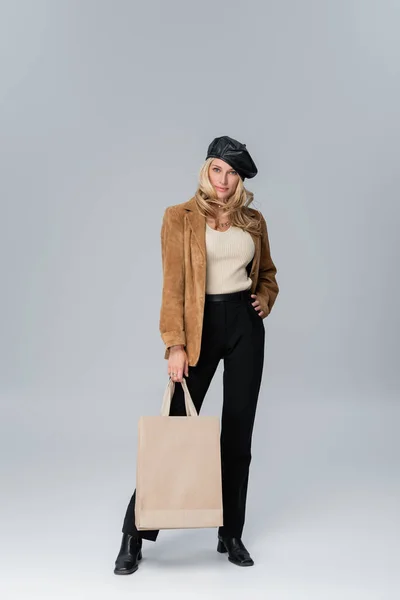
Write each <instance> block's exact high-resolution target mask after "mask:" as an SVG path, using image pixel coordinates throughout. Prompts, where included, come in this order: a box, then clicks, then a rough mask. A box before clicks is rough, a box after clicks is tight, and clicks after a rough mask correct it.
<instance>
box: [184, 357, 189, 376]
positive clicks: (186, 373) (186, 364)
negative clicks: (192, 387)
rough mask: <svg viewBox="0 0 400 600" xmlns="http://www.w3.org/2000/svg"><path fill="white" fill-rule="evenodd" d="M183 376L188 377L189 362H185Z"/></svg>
mask: <svg viewBox="0 0 400 600" xmlns="http://www.w3.org/2000/svg"><path fill="white" fill-rule="evenodd" d="M185 375H186V377H189V361H187V360H186V361H185Z"/></svg>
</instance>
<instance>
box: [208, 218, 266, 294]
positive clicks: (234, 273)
mask: <svg viewBox="0 0 400 600" xmlns="http://www.w3.org/2000/svg"><path fill="white" fill-rule="evenodd" d="M254 252H255V246H254V241H253V238H252V237H251V235H250V234H249V233H248V232H247V231H243V229H241V228H240V227H235V226H233V225H231V226H230V227H229V229H227V230H226V231H216V230H215V229H213V228H212V227H211V226H210V225H209V224H208V223H206V253H207V263H206V264H207V269H206V294H227V293H229V292H239V291H241V290H247V289H248V288H250V287H251V284H252V280H251V279H250V277H249V276H248V275H247V271H246V265H248V264H249V262H250V261H251V259H252V258H253V257H254Z"/></svg>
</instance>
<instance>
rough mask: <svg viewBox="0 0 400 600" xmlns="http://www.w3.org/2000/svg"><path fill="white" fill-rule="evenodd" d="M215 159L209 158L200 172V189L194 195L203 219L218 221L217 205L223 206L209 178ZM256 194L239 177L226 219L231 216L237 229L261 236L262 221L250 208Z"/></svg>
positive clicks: (226, 207) (228, 205)
mask: <svg viewBox="0 0 400 600" xmlns="http://www.w3.org/2000/svg"><path fill="white" fill-rule="evenodd" d="M213 160H214V157H210V158H207V160H206V161H205V162H204V163H203V165H202V166H201V168H200V171H199V181H198V187H197V190H196V192H195V194H194V197H195V199H196V203H197V208H198V210H199V212H200V214H202V215H203V217H211V218H213V219H216V220H217V222H218V220H219V219H218V217H217V210H216V208H217V207H216V206H215V205H216V204H217V203H219V204H221V201H220V200H219V199H218V195H217V192H216V190H215V188H214V186H213V185H212V183H211V181H210V178H209V176H208V170H209V168H210V165H211V163H212V161H213ZM253 199H254V194H253V192H250V190H248V189H246V188H245V186H244V183H243V180H242V178H241V177H240V176H239V177H238V183H237V186H236V189H235V192H234V193H233V194H232V196H230V197H229V198H228V201H227V202H226V204H225V209H226V210H225V212H224V218H225V217H228V216H229V219H230V222H231V223H232V225H234V226H236V227H240V228H241V229H243V230H244V231H248V232H249V233H254V234H255V235H261V219H260V214H259V213H258V211H256V212H255V213H254V212H253V210H252V209H249V208H248V207H249V206H250V204H251V203H252V202H253Z"/></svg>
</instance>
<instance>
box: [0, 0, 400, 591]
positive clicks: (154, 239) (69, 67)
mask: <svg viewBox="0 0 400 600" xmlns="http://www.w3.org/2000/svg"><path fill="white" fill-rule="evenodd" d="M399 17H400V5H399V3H398V2H395V1H391V0H380V1H379V2H378V1H374V0H364V1H363V0H346V1H345V0H325V1H317V0H304V1H303V2H296V1H295V0H279V1H278V0H271V1H264V2H262V1H261V0H249V1H248V2H246V3H239V2H228V1H218V0H215V1H210V0H205V1H203V2H191V1H183V0H169V1H166V2H162V1H154V0H149V1H148V2H146V3H142V2H136V1H134V0H132V1H128V0H113V1H111V0H97V1H95V0H80V1H78V0H57V1H50V0H35V1H34V2H33V1H29V0H15V1H11V0H8V1H3V2H1V4H0V65H1V77H0V199H1V220H0V223H1V235H0V243H1V252H0V264H1V295H0V315H1V335H0V394H1V409H2V410H1V425H0V427H1V430H0V439H1V454H0V464H1V474H2V477H1V489H2V493H1V497H0V502H1V506H0V526H1V551H2V566H3V568H4V576H3V575H2V578H1V583H0V589H1V587H2V588H3V594H2V595H3V597H5V598H7V599H10V600H11V599H13V600H14V599H17V598H18V599H19V598H21V599H22V598H30V599H31V598H41V599H44V598H54V597H57V598H72V597H73V598H74V599H80V598H84V599H88V598H95V597H96V598H103V597H104V598H106V597H112V598H114V599H116V598H119V597H121V598H123V597H125V596H126V595H127V594H129V595H131V594H132V593H146V594H148V595H150V596H152V595H154V596H155V595H157V596H159V594H160V593H163V595H164V597H172V595H174V597H175V596H176V593H177V592H184V593H185V595H186V596H187V594H188V593H190V596H189V597H193V598H195V597H203V595H204V594H205V593H207V594H208V595H211V597H215V598H217V597H218V598H225V597H228V596H229V598H236V597H238V598H242V597H243V594H244V593H245V592H246V593H247V592H248V590H249V589H251V594H252V596H254V597H256V598H258V597H259V598H265V597H267V595H268V596H270V597H272V598H273V599H274V600H286V599H288V600H289V599H290V600H291V599H296V600H301V599H302V598H307V600H312V599H313V598H318V599H319V600H320V599H321V598H323V599H324V600H330V599H331V598H335V599H337V598H339V597H340V598H342V599H347V598H348V599H351V600H355V599H358V598H363V599H365V600H368V599H369V598H371V599H372V598H373V599H378V598H379V599H382V600H388V599H389V598H394V597H396V596H397V595H398V593H399V580H398V572H399V569H398V567H399V565H398V556H399V544H398V536H399V517H398V502H399V477H398V459H399V441H398V423H399V404H398V398H399V388H400V386H399V360H398V358H399V351H398V339H399V310H398V306H399V284H398V270H399V269H398V259H399V251H398V230H399V209H398V200H399V166H398V165H399V139H400V131H399V122H400V121H399V106H400V85H399V84H400V78H399V65H400V62H399V59H400V43H399V38H398V30H399ZM218 135H230V136H231V137H234V138H236V139H239V140H240V141H243V142H245V143H246V144H247V146H248V148H249V150H250V152H251V154H252V156H253V158H254V160H255V162H256V164H257V166H258V169H259V174H258V175H257V177H256V178H254V179H253V180H251V181H247V182H246V184H247V186H248V187H249V189H250V190H251V191H253V192H254V194H255V202H254V205H253V206H254V207H256V208H258V209H260V210H261V211H262V213H263V214H264V216H265V218H266V221H267V224H268V230H269V237H270V243H271V253H272V257H273V260H274V262H275V264H276V266H277V269H278V273H277V280H278V283H279V286H280V295H279V297H278V300H277V302H276V304H275V306H274V309H273V310H272V312H271V314H270V315H269V317H268V318H267V319H266V320H265V321H264V323H265V327H266V360H265V368H264V378H263V384H262V389H261V394H260V400H259V405H258V414H257V418H256V424H255V430H254V444H253V461H252V465H251V475H250V482H249V494H248V505H247V519H246V525H245V530H244V537H243V540H244V542H245V544H246V545H247V546H248V547H249V550H250V551H251V553H252V555H253V557H254V559H255V562H256V564H255V566H254V567H253V568H252V569H248V570H245V571H246V572H243V570H239V569H236V570H235V567H234V566H233V565H231V564H230V563H228V561H226V557H224V556H221V555H217V553H216V532H215V531H213V530H196V531H195V530H190V531H168V532H163V533H162V535H161V536H160V539H159V540H158V541H157V544H154V545H152V544H150V543H148V544H147V546H145V548H144V557H145V558H144V560H143V563H142V564H141V568H140V570H139V571H138V572H137V573H136V574H135V575H133V576H132V577H130V578H127V579H124V580H123V581H121V578H116V577H115V576H114V575H113V573H112V569H113V563H114V559H115V556H116V554H117V551H118V548H119V543H120V537H121V535H122V534H121V526H122V519H123V515H124V512H125V508H126V505H127V503H128V501H129V498H130V495H131V493H132V491H133V488H134V485H135V466H136V464H135V461H136V430H137V421H138V418H139V416H140V415H142V414H156V413H158V412H159V410H160V408H161V400H162V394H163V392H164V389H165V386H166V384H167V361H165V360H164V358H163V353H164V348H163V344H162V341H161V338H160V335H159V331H158V318H159V308H160V299H161V284H162V279H161V248H160V227H161V219H162V214H163V211H164V209H165V207H166V206H168V205H170V204H175V203H179V202H184V201H186V200H188V199H189V198H190V197H191V196H192V195H193V193H194V191H195V189H196V183H197V175H198V171H199V168H200V165H201V163H202V161H203V160H204V158H205V154H206V149H207V146H208V144H209V142H210V141H211V140H212V139H213V138H214V137H216V136H218ZM222 370H223V364H222V363H221V365H220V367H219V369H218V371H217V374H216V375H215V379H214V380H213V382H212V385H211V388H210V390H209V393H208V395H207V399H206V401H205V403H204V409H203V411H204V414H219V412H220V409H221V402H222ZM125 588H127V589H125Z"/></svg>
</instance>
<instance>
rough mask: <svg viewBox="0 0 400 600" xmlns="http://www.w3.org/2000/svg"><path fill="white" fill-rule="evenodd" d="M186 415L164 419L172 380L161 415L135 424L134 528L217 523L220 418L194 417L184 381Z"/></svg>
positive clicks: (219, 522) (219, 520)
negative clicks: (136, 442)
mask: <svg viewBox="0 0 400 600" xmlns="http://www.w3.org/2000/svg"><path fill="white" fill-rule="evenodd" d="M181 385H182V387H183V391H184V397H185V406H186V416H169V413H170V405H171V399H172V396H173V393H174V390H175V382H173V381H172V379H170V380H169V382H168V385H167V387H166V390H165V393H164V398H163V403H162V408H161V415H154V416H142V417H140V419H139V424H138V434H139V435H138V453H137V467H136V500H135V524H136V527H137V529H138V530H141V529H142V530H143V529H177V528H178V529H180V528H192V527H218V526H220V525H223V511H222V477H221V452H220V419H219V417H214V416H199V415H198V414H197V411H196V407H195V406H194V404H193V401H192V398H191V396H190V393H189V390H188V387H187V384H186V381H185V378H183V380H182V384H181Z"/></svg>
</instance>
